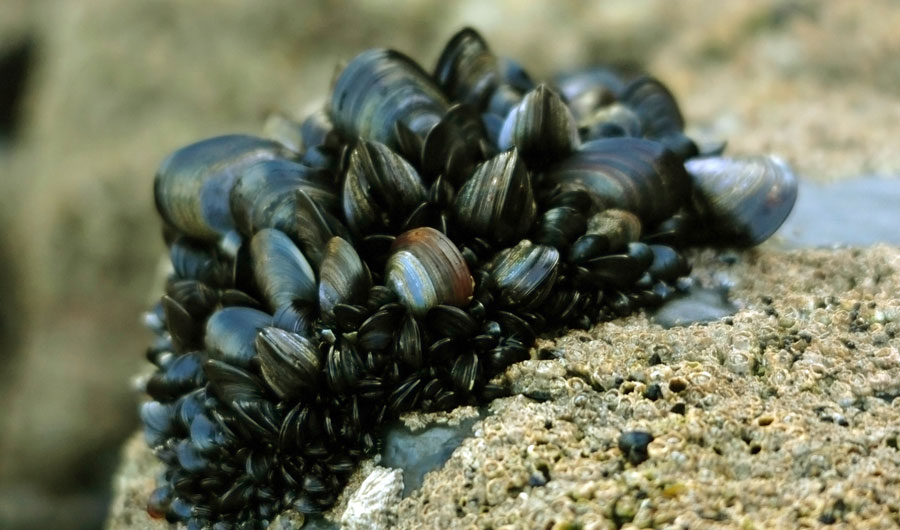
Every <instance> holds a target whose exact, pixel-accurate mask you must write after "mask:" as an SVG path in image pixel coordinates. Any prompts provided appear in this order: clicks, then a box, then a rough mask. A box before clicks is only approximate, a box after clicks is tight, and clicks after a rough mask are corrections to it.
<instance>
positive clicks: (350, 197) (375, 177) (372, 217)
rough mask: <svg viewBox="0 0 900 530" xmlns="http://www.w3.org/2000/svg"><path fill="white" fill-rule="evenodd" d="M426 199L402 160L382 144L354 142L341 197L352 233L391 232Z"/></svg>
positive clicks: (421, 188)
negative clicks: (354, 145)
mask: <svg viewBox="0 0 900 530" xmlns="http://www.w3.org/2000/svg"><path fill="white" fill-rule="evenodd" d="M426 197H427V191H426V190H425V185H424V184H423V183H422V179H421V178H420V177H419V174H418V173H417V172H416V170H415V168H413V166H412V165H411V164H410V163H409V162H407V161H406V160H405V159H404V158H403V157H401V156H400V155H398V154H396V153H395V152H393V151H391V150H390V149H389V148H388V147H387V146H386V145H384V144H382V143H378V142H374V141H369V140H364V139H361V140H360V141H359V142H357V144H356V147H354V148H353V151H352V152H351V154H350V158H349V162H348V165H347V173H346V175H345V177H344V188H343V194H342V204H343V210H344V218H345V219H346V220H347V224H348V225H349V227H350V229H351V230H352V231H353V232H354V233H356V234H369V233H372V232H383V231H388V232H391V231H394V230H396V229H397V228H399V227H400V225H401V223H403V221H404V220H405V219H406V216H407V215H408V214H409V212H410V211H412V210H413V208H415V207H416V206H418V205H419V204H421V203H422V202H423V201H425V199H426Z"/></svg>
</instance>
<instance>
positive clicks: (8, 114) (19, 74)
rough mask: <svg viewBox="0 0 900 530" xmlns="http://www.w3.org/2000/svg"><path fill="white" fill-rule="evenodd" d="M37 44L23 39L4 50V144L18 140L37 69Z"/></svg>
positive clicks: (0, 72) (0, 98)
mask: <svg viewBox="0 0 900 530" xmlns="http://www.w3.org/2000/svg"><path fill="white" fill-rule="evenodd" d="M34 59H35V41H34V39H33V38H31V37H27V36H26V37H23V38H22V39H20V40H19V41H17V42H15V43H13V44H12V45H11V46H9V47H8V48H7V49H5V50H0V140H14V139H15V137H16V134H17V133H18V131H19V126H20V120H21V117H22V101H23V99H24V97H23V96H24V95H25V87H26V86H27V82H28V76H29V74H30V72H31V70H32V67H33V66H34Z"/></svg>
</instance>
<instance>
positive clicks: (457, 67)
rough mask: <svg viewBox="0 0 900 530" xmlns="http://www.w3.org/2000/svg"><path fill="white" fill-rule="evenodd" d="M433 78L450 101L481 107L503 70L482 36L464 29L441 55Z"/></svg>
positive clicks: (472, 30) (454, 37)
mask: <svg viewBox="0 0 900 530" xmlns="http://www.w3.org/2000/svg"><path fill="white" fill-rule="evenodd" d="M434 78H435V79H436V80H437V82H438V85H440V86H441V88H442V89H444V92H445V93H446V94H447V95H448V96H449V97H450V99H451V100H453V101H461V102H463V103H468V104H471V105H475V106H476V107H478V108H482V107H483V106H484V104H485V102H486V101H487V98H488V97H489V96H490V94H491V93H492V92H493V90H494V88H495V87H496V86H497V83H498V82H499V80H500V68H499V65H498V61H497V57H496V56H495V55H494V54H493V53H491V51H490V49H488V45H487V43H486V42H485V41H484V39H483V38H482V37H481V35H479V34H478V32H477V31H475V30H474V29H472V28H463V29H462V30H460V31H459V32H457V33H456V34H455V35H454V36H453V37H452V38H451V39H450V41H449V42H447V45H446V46H445V47H444V51H443V52H441V56H440V58H439V59H438V61H437V66H435V68H434Z"/></svg>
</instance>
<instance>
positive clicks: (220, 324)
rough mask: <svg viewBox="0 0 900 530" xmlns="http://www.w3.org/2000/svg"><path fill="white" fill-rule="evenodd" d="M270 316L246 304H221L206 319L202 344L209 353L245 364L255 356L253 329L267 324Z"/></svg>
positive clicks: (233, 362) (216, 357)
mask: <svg viewBox="0 0 900 530" xmlns="http://www.w3.org/2000/svg"><path fill="white" fill-rule="evenodd" d="M271 323H272V316H271V315H268V314H266V313H263V312H262V311H258V310H256V309H250V308H249V307H237V306H235V307H225V308H222V309H220V310H218V311H216V312H215V313H213V314H212V315H210V317H209V319H208V320H207V321H206V336H205V338H204V344H205V346H206V349H207V350H210V357H211V358H213V359H221V360H223V361H225V362H227V363H229V364H232V365H234V366H239V367H247V366H249V365H250V362H251V361H252V360H253V358H254V357H255V356H256V347H255V342H256V333H257V332H258V331H259V330H260V329H262V328H264V327H266V326H269V325H271Z"/></svg>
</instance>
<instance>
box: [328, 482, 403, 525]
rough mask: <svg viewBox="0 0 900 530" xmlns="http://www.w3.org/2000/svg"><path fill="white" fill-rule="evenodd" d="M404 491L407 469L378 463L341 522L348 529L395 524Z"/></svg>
mask: <svg viewBox="0 0 900 530" xmlns="http://www.w3.org/2000/svg"><path fill="white" fill-rule="evenodd" d="M402 491H403V473H402V472H401V471H400V470H399V469H389V468H385V467H376V468H375V469H373V470H372V472H371V473H369V476H368V477H366V480H364V481H363V483H362V484H360V486H359V489H357V490H356V493H354V494H353V496H352V497H351V498H350V502H349V503H348V504H347V508H346V509H345V510H344V514H343V515H342V516H341V525H342V526H343V528H344V529H345V530H387V529H388V528H394V525H395V524H396V521H395V520H394V519H395V518H396V516H397V514H396V511H395V509H396V504H397V502H399V501H400V492H402Z"/></svg>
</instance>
